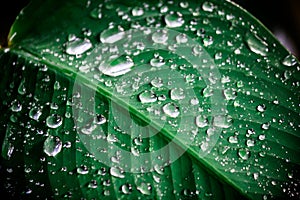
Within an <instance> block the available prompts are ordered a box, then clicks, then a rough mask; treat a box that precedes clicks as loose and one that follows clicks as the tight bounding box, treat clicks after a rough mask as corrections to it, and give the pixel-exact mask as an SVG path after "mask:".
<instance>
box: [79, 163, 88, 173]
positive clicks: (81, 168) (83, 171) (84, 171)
mask: <svg viewBox="0 0 300 200" xmlns="http://www.w3.org/2000/svg"><path fill="white" fill-rule="evenodd" d="M77 173H78V174H82V175H84V174H88V173H89V169H88V167H87V166H86V165H81V166H80V167H78V168H77Z"/></svg>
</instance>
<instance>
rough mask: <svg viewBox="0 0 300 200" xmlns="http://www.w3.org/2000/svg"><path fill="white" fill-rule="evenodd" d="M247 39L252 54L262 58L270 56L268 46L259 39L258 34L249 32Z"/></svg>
mask: <svg viewBox="0 0 300 200" xmlns="http://www.w3.org/2000/svg"><path fill="white" fill-rule="evenodd" d="M245 39H246V42H247V45H248V47H249V49H250V50H251V51H252V52H254V53H256V54H258V55H261V56H266V55H267V54H268V52H269V49H268V44H267V43H266V42H265V41H263V40H262V39H261V38H259V37H258V36H257V35H256V34H254V33H249V32H248V33H247V34H246V36H245Z"/></svg>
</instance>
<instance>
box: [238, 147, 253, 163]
mask: <svg viewBox="0 0 300 200" xmlns="http://www.w3.org/2000/svg"><path fill="white" fill-rule="evenodd" d="M238 156H239V157H240V158H241V159H243V160H248V159H249V157H250V151H249V150H248V149H245V148H240V149H239V150H238Z"/></svg>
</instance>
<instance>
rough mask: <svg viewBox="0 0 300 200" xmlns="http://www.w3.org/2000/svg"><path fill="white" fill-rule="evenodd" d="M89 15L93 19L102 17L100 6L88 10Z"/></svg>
mask: <svg viewBox="0 0 300 200" xmlns="http://www.w3.org/2000/svg"><path fill="white" fill-rule="evenodd" d="M90 16H91V17H92V18H94V19H101V18H102V12H101V8H94V9H93V10H92V11H91V12H90Z"/></svg>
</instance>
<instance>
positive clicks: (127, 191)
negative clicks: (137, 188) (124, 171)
mask: <svg viewBox="0 0 300 200" xmlns="http://www.w3.org/2000/svg"><path fill="white" fill-rule="evenodd" d="M121 191H122V192H123V193H124V194H130V193H131V192H132V186H131V184H129V183H127V184H124V185H122V186H121Z"/></svg>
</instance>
